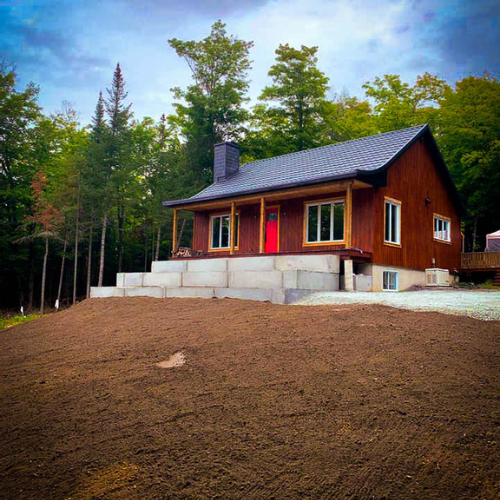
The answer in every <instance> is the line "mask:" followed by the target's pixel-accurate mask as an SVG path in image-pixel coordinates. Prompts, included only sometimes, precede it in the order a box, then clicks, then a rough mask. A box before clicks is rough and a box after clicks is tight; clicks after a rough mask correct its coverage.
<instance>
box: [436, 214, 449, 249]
mask: <svg viewBox="0 0 500 500" xmlns="http://www.w3.org/2000/svg"><path fill="white" fill-rule="evenodd" d="M434 239H435V240H438V241H445V242H447V243H450V242H451V233H450V219H448V217H443V216H441V215H437V214H434Z"/></svg>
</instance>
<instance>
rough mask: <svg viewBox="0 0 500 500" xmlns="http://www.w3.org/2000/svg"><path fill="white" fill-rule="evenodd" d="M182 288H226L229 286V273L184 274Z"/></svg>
mask: <svg viewBox="0 0 500 500" xmlns="http://www.w3.org/2000/svg"><path fill="white" fill-rule="evenodd" d="M182 286H183V287H186V286H196V287H204V286H206V287H212V288H214V287H221V288H224V287H226V286H227V272H199V273H193V272H186V273H182Z"/></svg>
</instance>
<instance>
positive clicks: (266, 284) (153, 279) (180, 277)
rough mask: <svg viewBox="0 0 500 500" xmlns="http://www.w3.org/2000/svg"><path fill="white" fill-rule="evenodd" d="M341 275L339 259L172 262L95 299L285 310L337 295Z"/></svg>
mask: <svg viewBox="0 0 500 500" xmlns="http://www.w3.org/2000/svg"><path fill="white" fill-rule="evenodd" d="M339 272H340V259H339V257H338V256H336V255H291V256H258V257H238V258H225V257H223V258H214V259H193V260H171V261H161V262H153V265H152V269H151V272H150V273H119V274H118V275H117V286H116V287H101V288H92V290H91V296H92V297H138V296H146V297H157V298H169V297H201V298H212V297H215V298H241V299H248V300H258V301H271V302H275V303H280V304H282V303H288V302H290V301H293V300H294V297H298V296H299V295H300V296H303V295H304V294H307V293H309V292H314V291H335V290H338V289H339ZM296 291H298V292H300V293H298V292H296Z"/></svg>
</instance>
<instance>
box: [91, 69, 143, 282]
mask: <svg viewBox="0 0 500 500" xmlns="http://www.w3.org/2000/svg"><path fill="white" fill-rule="evenodd" d="M107 92H108V99H107V100H106V102H105V107H106V112H107V115H108V119H109V130H110V133H111V135H110V138H109V151H108V158H109V160H110V161H111V182H112V189H113V194H114V197H115V198H114V200H111V201H114V204H115V205H116V217H117V227H118V272H121V271H122V264H123V240H124V223H125V213H126V199H127V190H128V189H129V187H130V184H131V183H132V182H133V179H134V178H133V174H132V170H131V166H132V162H131V134H130V123H129V122H130V118H131V116H132V115H131V112H130V107H131V104H128V105H126V104H125V100H126V99H127V95H128V93H127V92H126V91H125V81H124V79H123V75H122V70H121V68H120V64H119V63H118V64H117V65H116V69H115V72H114V74H113V82H112V84H111V88H109V89H107ZM96 118H97V115H96ZM103 254H104V252H103ZM103 266H104V263H102V265H101V267H103ZM100 275H101V273H100Z"/></svg>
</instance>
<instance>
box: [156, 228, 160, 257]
mask: <svg viewBox="0 0 500 500" xmlns="http://www.w3.org/2000/svg"><path fill="white" fill-rule="evenodd" d="M160 241H161V226H158V232H157V233H156V253H155V261H157V260H158V259H159V258H160Z"/></svg>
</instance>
